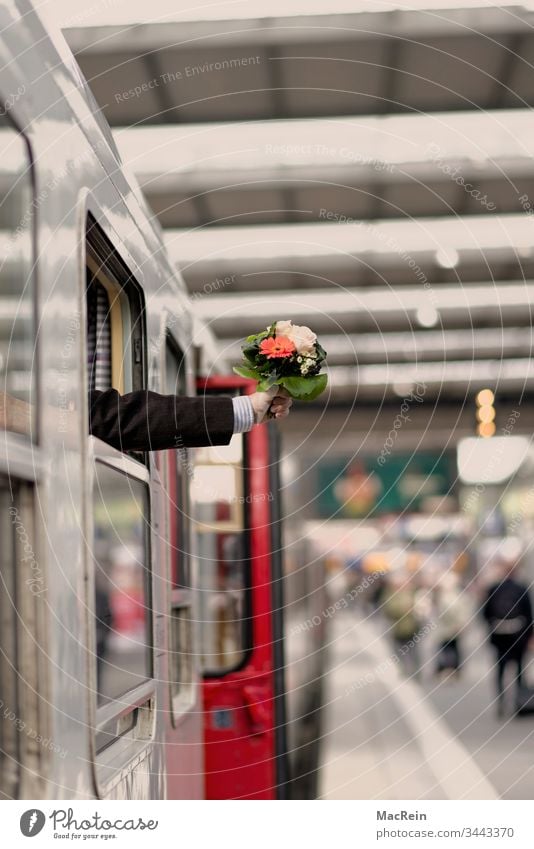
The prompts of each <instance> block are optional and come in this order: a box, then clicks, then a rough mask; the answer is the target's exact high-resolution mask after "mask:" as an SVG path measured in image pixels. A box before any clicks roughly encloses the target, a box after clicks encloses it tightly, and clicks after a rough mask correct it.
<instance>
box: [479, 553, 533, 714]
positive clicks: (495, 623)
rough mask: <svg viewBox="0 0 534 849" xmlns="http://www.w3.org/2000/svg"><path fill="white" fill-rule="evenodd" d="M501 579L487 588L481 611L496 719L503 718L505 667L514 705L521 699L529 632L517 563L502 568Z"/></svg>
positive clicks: (525, 589)
mask: <svg viewBox="0 0 534 849" xmlns="http://www.w3.org/2000/svg"><path fill="white" fill-rule="evenodd" d="M504 572H505V573H504V577H503V578H501V580H500V581H498V582H497V583H495V584H493V585H492V586H490V587H489V589H488V592H487V596H486V599H485V602H484V605H483V608H482V613H483V616H484V618H485V620H486V622H487V624H488V628H489V635H490V636H489V639H490V643H491V644H492V646H493V647H494V649H495V654H496V664H495V667H496V686H497V716H498V717H502V716H503V715H504V707H505V686H504V678H505V673H506V667H507V666H508V665H512V666H514V667H515V670H516V673H515V690H516V700H517V703H518V704H519V702H520V701H521V699H522V696H523V660H524V656H525V652H526V650H527V647H528V643H529V640H530V638H531V636H532V631H533V619H532V605H531V602H530V596H529V591H528V587H527V585H526V584H524V583H522V582H521V581H519V580H518V578H517V576H516V573H517V563H514V564H513V565H510V564H504Z"/></svg>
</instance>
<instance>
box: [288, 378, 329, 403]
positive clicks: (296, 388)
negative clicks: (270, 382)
mask: <svg viewBox="0 0 534 849" xmlns="http://www.w3.org/2000/svg"><path fill="white" fill-rule="evenodd" d="M278 383H279V384H280V385H281V386H283V387H285V389H287V391H288V392H289V394H290V395H291V397H292V398H294V399H295V400H297V401H313V400H314V399H315V398H317V397H318V396H319V395H320V394H321V392H324V390H325V389H326V386H327V383H328V377H327V375H326V374H316V375H314V376H312V377H280V378H278Z"/></svg>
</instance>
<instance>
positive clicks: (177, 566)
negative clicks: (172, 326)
mask: <svg viewBox="0 0 534 849" xmlns="http://www.w3.org/2000/svg"><path fill="white" fill-rule="evenodd" d="M165 393H167V394H169V395H186V394H187V385H186V375H185V362H184V357H183V354H182V352H181V351H180V349H179V348H178V346H177V345H176V344H175V342H174V340H173V339H172V338H171V337H168V339H167V344H166V346H165ZM167 462H168V485H167V492H168V498H169V511H170V515H169V546H170V558H171V570H170V580H171V587H172V588H173V589H178V588H184V589H185V588H187V587H189V586H190V574H189V570H190V564H189V544H188V528H189V515H190V511H189V479H190V477H191V471H192V469H191V460H190V454H189V451H188V450H187V448H185V447H184V446H183V445H182V446H180V445H177V450H175V451H168V452H167Z"/></svg>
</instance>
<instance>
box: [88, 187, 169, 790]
mask: <svg viewBox="0 0 534 849" xmlns="http://www.w3.org/2000/svg"><path fill="white" fill-rule="evenodd" d="M79 216H80V218H79V227H80V232H81V233H82V236H81V238H80V242H79V243H80V246H81V250H80V252H79V274H80V281H81V282H80V290H79V291H80V292H81V310H80V313H81V316H82V322H81V323H82V332H81V345H82V352H83V357H82V373H83V392H84V398H87V397H88V392H89V380H88V378H89V375H88V368H87V342H88V340H87V298H86V291H87V269H88V261H87V260H88V256H91V257H92V256H93V254H94V253H96V260H95V261H96V264H97V267H98V268H99V269H100V270H102V271H103V273H104V274H105V276H106V278H108V279H109V280H110V281H111V283H112V284H113V285H114V286H115V287H116V288H118V289H120V290H121V291H124V293H125V295H126V296H127V297H128V295H129V294H130V293H131V294H132V295H133V297H134V298H135V303H134V310H133V313H132V318H131V323H130V327H131V329H132V328H135V331H136V335H135V339H134V340H133V344H132V345H131V346H130V349H131V353H132V387H131V388H132V389H133V390H137V389H144V388H146V385H147V364H148V356H147V326H146V305H145V295H144V292H145V278H144V275H143V273H142V271H141V269H140V268H139V266H138V265H137V264H136V263H135V261H134V259H133V257H132V256H131V255H130V254H129V253H128V251H127V250H126V249H125V248H124V246H123V245H122V243H121V241H120V239H119V238H118V237H117V235H116V233H115V232H114V230H113V228H112V227H111V225H110V224H109V222H108V221H107V219H106V217H105V215H104V214H103V213H102V210H101V209H100V208H99V206H98V204H97V203H96V201H95V199H94V197H93V195H92V194H91V192H90V191H89V190H88V189H86V190H85V191H84V192H83V193H82V196H81V201H80V207H79ZM116 245H119V246H120V247H116ZM88 248H89V250H88ZM99 251H102V252H103V256H101V255H100V254H99V253H98V252H99ZM104 257H105V259H104ZM92 273H93V272H92ZM96 277H97V279H98V275H96ZM124 282H126V285H124ZM129 303H130V310H131V307H132V302H131V300H129ZM123 338H124V337H123ZM123 351H124V347H123ZM134 360H135V361H134ZM139 360H140V361H139ZM112 375H113V366H112ZM112 380H113V377H112ZM88 416H89V410H88V407H87V404H85V409H84V421H85V423H86V424H85V431H86V432H87V422H88ZM96 462H99V463H103V464H104V465H107V466H108V467H110V468H112V469H114V470H115V471H116V472H117V474H123V475H126V476H128V477H131V478H132V479H134V480H136V481H139V482H141V483H143V484H145V485H146V487H147V524H148V527H147V534H146V547H147V548H146V555H147V559H146V566H145V568H146V572H147V590H148V593H147V599H148V601H149V608H148V610H147V616H148V622H147V646H148V649H149V666H150V670H151V677H150V678H149V679H148V680H147V681H146V682H144V683H143V684H141V685H139V686H137V687H134V688H132V689H131V690H128V691H127V692H126V693H124V694H123V695H121V696H120V697H119V699H118V700H117V699H113V700H111V701H110V702H109V703H107V704H105V705H101V706H99V705H98V703H97V696H98V693H97V680H96V627H95V618H96V609H95V601H96V599H95V570H94V566H93V563H92V559H93V544H94V530H95V528H94V517H93V507H92V498H93V488H94V484H95V468H94V464H95V463H96ZM84 463H85V480H86V482H87V489H86V493H87V495H86V506H85V515H86V528H87V540H88V549H89V550H88V552H87V555H86V579H87V602H86V606H87V611H88V622H87V631H88V645H87V648H88V652H87V653H88V682H89V693H90V695H89V706H88V709H89V728H90V730H91V733H90V738H89V747H90V754H91V762H92V765H93V772H94V780H95V785H96V790H97V793H98V794H99V795H100V796H104V795H105V794H106V793H107V792H108V790H109V788H110V786H113V785H114V784H115V783H116V781H117V780H118V776H119V775H124V770H126V771H130V770H131V769H133V768H134V764H135V762H136V761H138V759H139V757H142V756H143V753H144V752H145V753H146V752H147V751H148V749H149V747H150V746H151V745H152V743H153V741H154V739H155V732H156V721H157V717H156V708H157V679H156V677H155V673H156V669H157V655H156V640H155V629H156V627H157V614H156V612H155V610H154V560H155V556H156V554H155V548H154V545H153V533H154V530H153V525H152V511H153V493H152V487H151V482H152V469H153V463H152V461H150V460H149V455H148V454H142V453H135V454H134V453H133V452H132V453H128V454H126V453H122V452H120V451H118V450H117V449H115V448H113V447H112V446H110V445H108V444H107V443H105V442H104V441H102V440H100V439H98V438H97V437H95V436H92V435H87V437H86V450H85V452H84ZM130 716H132V717H133V718H134V724H133V727H130V728H127V730H126V731H125V732H124V733H117V736H116V738H115V739H114V740H112V741H111V742H109V743H108V744H107V745H106V746H105V747H103V748H98V745H97V738H98V735H99V734H101V733H102V731H103V730H104V729H105V727H106V726H109V724H110V723H113V722H116V723H117V726H116V727H117V730H118V732H120V723H121V722H122V723H124V724H125V725H127V722H128V719H129V717H130Z"/></svg>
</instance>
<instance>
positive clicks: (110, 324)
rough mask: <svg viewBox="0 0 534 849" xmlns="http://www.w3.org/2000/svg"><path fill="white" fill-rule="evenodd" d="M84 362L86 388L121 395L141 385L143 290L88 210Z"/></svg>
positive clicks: (143, 379)
mask: <svg viewBox="0 0 534 849" xmlns="http://www.w3.org/2000/svg"><path fill="white" fill-rule="evenodd" d="M86 274H87V281H86V283H87V295H86V297H87V366H88V381H89V388H90V389H99V390H106V389H116V390H117V392H119V393H120V394H121V395H122V394H123V393H125V392H131V391H132V390H135V389H142V388H143V386H144V384H145V367H144V361H145V357H144V336H145V333H144V310H143V295H142V291H141V289H140V287H139V286H138V284H137V281H136V280H135V278H134V277H133V276H132V274H131V273H130V271H129V269H128V268H127V266H126V265H125V264H124V262H123V261H122V259H121V257H120V255H119V254H118V252H117V251H116V250H115V248H114V247H113V245H112V244H111V242H110V241H109V239H108V238H107V236H106V235H105V233H104V232H103V230H102V228H101V227H99V225H98V224H97V222H96V221H95V219H94V218H93V217H92V216H91V215H90V214H89V215H88V217H87V238H86Z"/></svg>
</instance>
